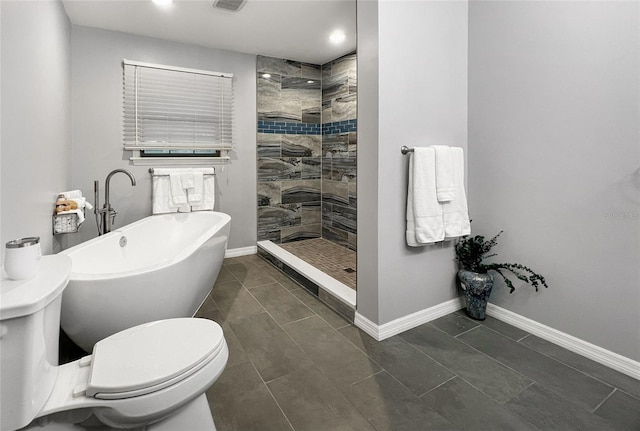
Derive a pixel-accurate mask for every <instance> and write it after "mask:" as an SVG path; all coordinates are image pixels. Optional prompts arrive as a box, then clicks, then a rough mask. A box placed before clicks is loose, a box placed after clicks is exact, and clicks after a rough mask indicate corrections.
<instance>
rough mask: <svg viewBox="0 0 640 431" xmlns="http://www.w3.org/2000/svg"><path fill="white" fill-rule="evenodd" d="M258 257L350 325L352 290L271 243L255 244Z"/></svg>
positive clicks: (353, 304)
mask: <svg viewBox="0 0 640 431" xmlns="http://www.w3.org/2000/svg"><path fill="white" fill-rule="evenodd" d="M258 254H259V255H260V256H262V257H263V258H264V259H266V260H267V261H269V262H271V263H272V264H273V265H275V266H276V267H278V268H279V269H280V270H282V271H283V272H284V273H285V274H287V275H289V276H290V277H291V278H293V279H294V280H295V281H297V282H298V283H299V284H301V285H302V286H303V287H304V288H305V289H307V290H308V291H310V292H311V293H313V294H314V295H316V296H317V297H318V298H319V299H320V300H321V301H322V302H324V303H326V304H327V305H329V306H330V307H331V308H333V309H334V310H335V311H337V312H338V313H340V314H341V315H343V316H344V317H346V318H348V320H349V321H351V322H353V318H354V314H355V310H356V291H355V290H354V289H352V288H350V287H349V286H347V285H346V284H344V283H342V282H340V281H338V280H336V279H335V278H333V277H331V276H329V275H327V274H326V273H324V272H322V271H320V270H319V269H317V268H316V267H314V266H313V265H311V264H309V263H307V262H305V261H304V260H302V259H300V258H299V257H297V256H295V255H293V254H292V253H290V252H288V251H287V250H285V249H283V248H282V247H280V246H279V245H278V244H275V243H273V242H271V241H258Z"/></svg>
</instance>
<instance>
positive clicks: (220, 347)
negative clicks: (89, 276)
mask: <svg viewBox="0 0 640 431" xmlns="http://www.w3.org/2000/svg"><path fill="white" fill-rule="evenodd" d="M70 272H71V260H70V259H69V257H68V256H65V255H54V256H44V257H43V258H42V260H41V264H40V271H39V275H38V276H36V278H34V279H32V280H26V281H13V280H9V279H7V278H6V276H5V275H3V278H2V284H1V286H0V289H1V296H0V366H1V368H0V372H1V375H2V384H1V385H0V409H1V410H0V430H1V431H13V430H17V429H22V428H23V427H26V426H28V427H27V428H26V429H37V430H84V429H86V430H109V429H114V428H115V429H122V428H128V429H139V430H149V431H151V430H154V431H164V430H167V431H169V430H170V431H176V430H190V431H198V430H203V431H205V430H206V431H212V430H215V426H214V424H213V419H212V417H211V412H210V409H209V406H208V403H207V399H206V395H205V391H206V390H207V389H208V388H209V387H210V386H211V385H212V384H213V383H214V382H215V381H216V379H217V378H218V377H219V376H220V374H222V371H223V370H224V367H225V365H226V363H227V359H228V357H229V350H228V347H227V344H226V341H225V339H224V336H223V333H222V329H221V328H220V326H219V325H218V324H217V323H215V322H212V321H210V320H206V319H189V318H185V319H168V320H161V321H157V322H152V323H148V324H143V325H139V326H136V327H133V328H130V329H127V330H124V331H122V332H119V333H117V334H114V335H112V336H110V337H107V338H105V339H104V340H102V341H99V342H98V343H97V344H96V345H95V347H94V348H93V353H92V354H91V355H89V356H86V357H84V358H82V359H79V360H77V361H74V362H71V363H68V364H64V365H61V366H58V336H59V330H60V329H59V328H60V304H61V299H62V291H63V290H64V288H65V287H66V285H67V282H68V279H69V274H70Z"/></svg>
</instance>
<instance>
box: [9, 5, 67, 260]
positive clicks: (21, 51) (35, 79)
mask: <svg viewBox="0 0 640 431" xmlns="http://www.w3.org/2000/svg"><path fill="white" fill-rule="evenodd" d="M0 8H1V13H0V15H1V20H2V25H1V28H2V46H1V47H0V50H1V51H2V88H1V94H2V100H1V103H2V118H1V122H2V135H1V139H2V144H1V145H2V175H1V184H2V209H1V213H2V215H1V219H2V221H1V228H2V239H1V243H2V244H3V246H2V252H3V254H4V243H5V242H6V241H8V240H10V239H14V238H20V237H24V236H34V235H37V236H40V238H41V245H42V251H43V253H44V254H50V253H52V252H57V251H59V250H60V245H59V243H58V241H57V240H55V239H54V238H53V235H52V233H51V215H52V213H53V208H54V204H55V199H56V195H57V193H58V192H60V191H64V190H66V189H67V187H68V185H69V178H70V171H71V169H70V166H71V165H70V162H71V157H70V150H71V118H70V76H71V72H70V65H71V57H70V49H69V45H70V38H71V25H70V23H69V20H68V18H67V15H66V13H65V11H64V8H63V7H62V4H61V3H59V2H13V1H2V2H0Z"/></svg>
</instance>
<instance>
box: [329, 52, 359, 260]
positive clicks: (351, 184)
mask: <svg viewBox="0 0 640 431" xmlns="http://www.w3.org/2000/svg"><path fill="white" fill-rule="evenodd" d="M356 76H357V75H356V55H355V54H350V55H346V56H344V57H340V58H338V59H336V60H333V61H331V62H329V63H326V64H324V65H322V155H323V158H322V237H323V238H324V239H327V240H329V241H332V242H335V243H338V244H341V245H344V246H346V247H349V248H351V249H352V250H356V234H357V228H356V220H357V217H356V214H357V213H356V203H357V194H356V179H357V176H356V160H357V159H356V155H357V141H358V137H357V132H356V128H357V123H356V110H357V109H356V108H357V105H356V101H357V81H356Z"/></svg>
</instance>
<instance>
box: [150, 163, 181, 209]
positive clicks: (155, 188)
mask: <svg viewBox="0 0 640 431" xmlns="http://www.w3.org/2000/svg"><path fill="white" fill-rule="evenodd" d="M151 182H152V192H151V203H152V205H151V206H152V210H151V211H152V213H153V214H164V213H174V212H177V211H178V207H177V206H176V205H174V203H173V198H172V197H171V181H170V180H169V174H166V175H161V174H160V173H159V172H158V170H156V172H155V175H154V176H153V177H152V181H151Z"/></svg>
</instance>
